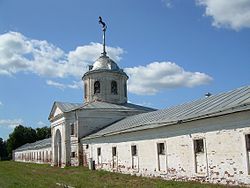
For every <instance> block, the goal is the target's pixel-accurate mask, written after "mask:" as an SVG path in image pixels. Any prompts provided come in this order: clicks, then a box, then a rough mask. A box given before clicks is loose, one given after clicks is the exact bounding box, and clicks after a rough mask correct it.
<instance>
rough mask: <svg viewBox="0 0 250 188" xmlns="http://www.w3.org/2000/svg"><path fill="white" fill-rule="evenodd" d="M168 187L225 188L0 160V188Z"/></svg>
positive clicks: (80, 168) (85, 169)
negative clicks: (69, 187) (68, 187)
mask: <svg viewBox="0 0 250 188" xmlns="http://www.w3.org/2000/svg"><path fill="white" fill-rule="evenodd" d="M67 186H71V187H75V188H77V187H89V188H92V187H106V188H108V187H135V188H140V187H146V188H154V187H167V188H168V187H169V188H177V187H178V188H199V187H202V188H215V187H217V188H225V186H221V185H220V186H219V185H210V184H200V183H195V182H176V181H165V180H162V179H158V178H143V177H136V176H130V175H125V174H119V173H111V172H106V171H90V170H88V169H87V168H83V167H67V168H63V169H62V168H56V167H51V166H50V165H44V164H43V165H42V164H30V163H18V162H13V161H0V188H5V187H11V188H12V187H18V188H20V187H25V188H26V187H35V188H39V187H42V188H46V187H67Z"/></svg>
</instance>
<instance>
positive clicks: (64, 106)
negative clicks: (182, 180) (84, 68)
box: [49, 101, 155, 119]
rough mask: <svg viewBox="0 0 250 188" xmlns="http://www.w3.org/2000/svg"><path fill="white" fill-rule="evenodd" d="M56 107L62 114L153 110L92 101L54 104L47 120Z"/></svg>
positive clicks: (127, 104) (128, 104) (131, 105)
mask: <svg viewBox="0 0 250 188" xmlns="http://www.w3.org/2000/svg"><path fill="white" fill-rule="evenodd" d="M56 107H59V108H60V110H61V111H62V112H63V113H66V112H71V111H74V110H81V109H89V110H91V109H93V110H98V109H99V110H103V109H105V110H107V109H110V110H114V109H115V110H117V111H144V112H150V111H154V110H155V109H153V108H149V107H145V106H140V105H136V104H132V103H124V104H114V103H108V102H102V101H93V102H89V103H68V102H57V101H56V102H54V104H53V107H52V110H51V112H50V115H49V119H50V117H52V115H53V112H54V110H55V108H56Z"/></svg>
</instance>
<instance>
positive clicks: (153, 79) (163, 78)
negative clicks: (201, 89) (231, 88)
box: [125, 62, 212, 95]
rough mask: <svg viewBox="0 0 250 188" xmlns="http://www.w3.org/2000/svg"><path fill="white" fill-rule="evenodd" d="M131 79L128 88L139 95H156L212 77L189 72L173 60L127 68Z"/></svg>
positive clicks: (203, 82) (191, 85)
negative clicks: (161, 91)
mask: <svg viewBox="0 0 250 188" xmlns="http://www.w3.org/2000/svg"><path fill="white" fill-rule="evenodd" d="M125 71H126V72H127V73H128V75H129V77H130V79H129V80H128V90H129V92H131V93H135V94H138V95H154V94H156V93H158V92H159V91H160V90H162V89H168V88H177V87H194V86H198V85H203V84H207V83H209V82H211V81H212V78H211V77H210V76H208V75H206V74H204V73H200V72H188V71H185V70H184V69H183V68H182V67H180V66H178V65H177V64H175V63H171V62H153V63H150V64H148V65H146V66H138V67H133V68H126V69H125Z"/></svg>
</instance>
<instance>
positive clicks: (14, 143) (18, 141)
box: [0, 125, 51, 158]
mask: <svg viewBox="0 0 250 188" xmlns="http://www.w3.org/2000/svg"><path fill="white" fill-rule="evenodd" d="M49 137H51V130H50V128H49V127H42V128H36V129H33V128H31V127H24V126H22V125H18V126H17V127H15V129H14V131H13V132H12V133H11V134H10V135H9V138H8V140H7V142H5V143H4V142H3V139H1V138H0V158H1V153H2V151H3V152H6V153H4V154H5V155H6V156H8V157H9V158H11V155H12V151H13V150H15V149H16V148H18V147H20V146H22V145H24V144H26V143H32V142H35V141H37V140H42V139H45V138H49Z"/></svg>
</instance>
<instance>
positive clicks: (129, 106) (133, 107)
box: [79, 101, 155, 111]
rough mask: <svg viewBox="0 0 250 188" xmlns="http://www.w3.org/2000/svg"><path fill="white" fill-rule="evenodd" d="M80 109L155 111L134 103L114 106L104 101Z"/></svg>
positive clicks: (85, 105) (87, 104) (88, 104)
mask: <svg viewBox="0 0 250 188" xmlns="http://www.w3.org/2000/svg"><path fill="white" fill-rule="evenodd" d="M79 109H116V110H142V111H153V110H155V109H153V108H149V107H145V106H140V105H136V104H132V103H124V104H114V103H107V102H102V101H94V102H90V103H86V104H84V105H83V106H82V107H80V108H79Z"/></svg>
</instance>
